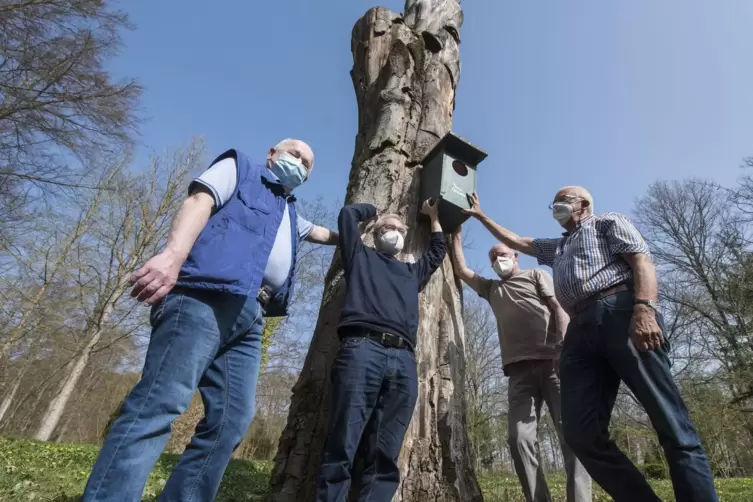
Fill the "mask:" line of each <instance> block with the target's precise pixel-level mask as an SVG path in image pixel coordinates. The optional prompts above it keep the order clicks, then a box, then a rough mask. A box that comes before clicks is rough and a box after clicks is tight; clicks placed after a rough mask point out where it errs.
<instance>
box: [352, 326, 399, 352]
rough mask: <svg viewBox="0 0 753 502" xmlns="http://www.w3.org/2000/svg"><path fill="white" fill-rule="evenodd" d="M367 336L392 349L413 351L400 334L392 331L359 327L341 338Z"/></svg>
mask: <svg viewBox="0 0 753 502" xmlns="http://www.w3.org/2000/svg"><path fill="white" fill-rule="evenodd" d="M359 337H360V338H368V339H369V340H374V341H375V342H377V343H380V344H382V345H384V346H385V347H389V348H394V349H408V350H410V351H411V352H413V346H412V345H411V344H410V343H409V342H408V341H407V340H406V339H405V338H403V337H402V336H398V335H393V334H392V333H381V332H379V331H372V330H370V329H366V328H361V329H358V330H354V331H349V332H348V333H346V334H345V335H343V338H359Z"/></svg>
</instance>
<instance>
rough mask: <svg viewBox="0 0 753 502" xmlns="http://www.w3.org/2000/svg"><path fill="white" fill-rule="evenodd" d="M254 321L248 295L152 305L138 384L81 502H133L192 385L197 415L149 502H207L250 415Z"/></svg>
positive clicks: (175, 296) (258, 319) (184, 294)
mask: <svg viewBox="0 0 753 502" xmlns="http://www.w3.org/2000/svg"><path fill="white" fill-rule="evenodd" d="M263 322H264V321H263V315H262V310H261V308H260V307H259V304H258V303H257V301H256V299H255V298H247V297H245V296H238V295H231V294H222V293H212V292H202V291H196V290H194V291H191V290H182V291H175V292H173V293H170V294H169V295H168V296H167V297H166V298H165V299H164V300H163V301H162V302H160V303H158V304H157V305H156V306H155V307H153V308H152V313H151V323H152V336H151V340H150V341H149V349H148V350H147V353H146V360H145V362H144V371H143V374H142V377H141V380H140V381H139V382H138V383H137V384H136V386H135V387H134V388H133V390H132V391H131V393H130V394H129V395H128V397H127V398H126V399H125V401H124V402H123V406H122V408H121V413H120V416H119V417H118V419H117V420H116V421H115V422H114V423H113V425H112V429H111V430H110V433H109V435H108V436H107V439H106V440H105V444H104V446H103V447H102V450H101V451H100V453H99V457H98V458H97V462H96V464H95V465H94V469H93V470H92V473H91V476H90V477H89V481H88V483H87V485H86V490H85V491H84V497H83V501H85V502H94V501H113V502H115V501H117V502H135V501H139V500H141V495H142V492H143V491H144V485H145V484H146V480H147V477H148V476H149V473H150V472H151V470H152V467H154V464H155V462H156V461H157V459H158V457H159V455H160V454H161V453H162V450H163V449H164V447H165V444H166V443H167V440H168V438H169V437H170V429H171V425H170V424H171V422H172V421H173V420H174V419H175V418H177V417H178V416H179V415H180V414H181V413H183V412H184V411H186V408H187V407H188V405H189V404H190V402H191V399H192V397H193V395H194V392H196V389H197V388H198V389H199V391H200V392H201V397H202V399H203V401H204V411H205V418H203V419H202V420H201V422H199V425H198V426H197V427H196V433H195V434H194V436H193V437H192V438H191V442H190V444H188V446H187V447H186V450H185V452H184V453H183V455H181V457H180V461H179V462H178V465H177V466H175V469H173V472H172V474H171V475H170V479H168V481H167V484H166V485H165V488H164V490H163V491H162V494H161V495H160V498H159V500H161V501H181V502H189V501H193V502H198V501H206V502H209V501H211V500H214V497H215V495H216V493H217V489H218V488H219V485H220V481H221V480H222V475H223V473H224V472H225V467H226V466H227V464H228V462H229V460H230V455H231V454H232V453H233V450H235V448H236V447H237V446H238V444H240V442H241V440H242V439H243V436H244V435H245V434H246V432H247V431H248V426H249V424H250V423H251V419H252V418H253V414H254V398H255V395H256V382H257V379H258V374H259V364H260V362H261V334H262V328H263Z"/></svg>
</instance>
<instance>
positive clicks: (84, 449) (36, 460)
mask: <svg viewBox="0 0 753 502" xmlns="http://www.w3.org/2000/svg"><path fill="white" fill-rule="evenodd" d="M98 450H99V449H98V447H97V446H95V445H71V444H57V443H40V442H36V441H28V440H25V439H9V438H0V501H9V502H10V501H12V502H17V501H50V502H53V501H54V502H73V501H78V500H79V499H80V497H81V493H82V492H83V489H84V485H85V484H86V479H87V476H88V475H89V469H91V466H92V464H93V463H94V460H95V459H96V457H97V451H98ZM176 461H177V456H175V455H163V456H162V457H161V458H160V460H159V462H157V465H156V466H155V468H154V470H153V471H152V474H151V476H150V477H149V481H148V483H147V486H146V490H145V491H144V499H143V500H145V501H151V502H154V501H156V500H157V496H158V495H159V493H160V491H161V490H162V487H164V486H165V482H166V481H167V478H168V476H169V474H170V471H171V469H172V468H173V466H174V465H175V463H176ZM271 469H272V464H271V462H267V461H248V460H233V461H232V462H231V463H230V465H229V466H228V468H227V471H226V472H225V477H224V479H223V481H222V486H221V487H220V493H219V494H218V496H217V499H216V502H260V501H261V500H263V498H264V494H265V491H266V488H267V480H268V479H269V473H270V471H271ZM479 481H480V483H481V488H482V490H483V492H484V500H485V501H486V502H518V501H522V500H523V498H522V495H521V492H520V487H519V485H518V480H517V478H515V477H514V476H504V475H500V476H482V477H481V478H480V480H479ZM652 485H653V486H654V489H655V490H656V493H657V494H658V495H659V496H660V497H661V498H662V500H665V501H673V500H674V498H673V497H672V486H671V484H670V482H669V481H666V480H658V481H652ZM549 487H550V490H551V492H552V497H553V499H554V500H555V502H559V501H563V502H564V500H565V481H564V478H562V477H561V476H558V475H552V476H550V477H549ZM717 488H718V490H719V495H720V498H721V501H722V502H750V501H752V500H753V479H747V478H739V479H722V480H718V481H717ZM608 500H610V499H609V497H607V496H606V495H604V493H603V492H602V491H601V490H599V489H598V488H596V487H595V488H594V502H600V501H608Z"/></svg>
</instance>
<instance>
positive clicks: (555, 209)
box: [552, 202, 573, 227]
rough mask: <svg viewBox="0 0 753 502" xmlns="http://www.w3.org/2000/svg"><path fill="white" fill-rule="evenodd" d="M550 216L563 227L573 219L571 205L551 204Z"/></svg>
mask: <svg viewBox="0 0 753 502" xmlns="http://www.w3.org/2000/svg"><path fill="white" fill-rule="evenodd" d="M552 216H554V219H555V220H557V223H559V224H560V225H561V226H563V227H564V226H565V225H566V224H567V222H568V221H570V220H571V219H572V217H573V205H572V204H570V203H569V202H555V203H554V204H552Z"/></svg>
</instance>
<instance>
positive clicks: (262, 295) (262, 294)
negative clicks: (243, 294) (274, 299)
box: [256, 288, 271, 305]
mask: <svg viewBox="0 0 753 502" xmlns="http://www.w3.org/2000/svg"><path fill="white" fill-rule="evenodd" d="M256 298H257V299H258V300H259V301H260V302H261V303H262V305H266V304H267V303H269V299H270V298H271V295H270V293H269V291H268V290H267V288H259V293H258V294H257V295H256Z"/></svg>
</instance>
